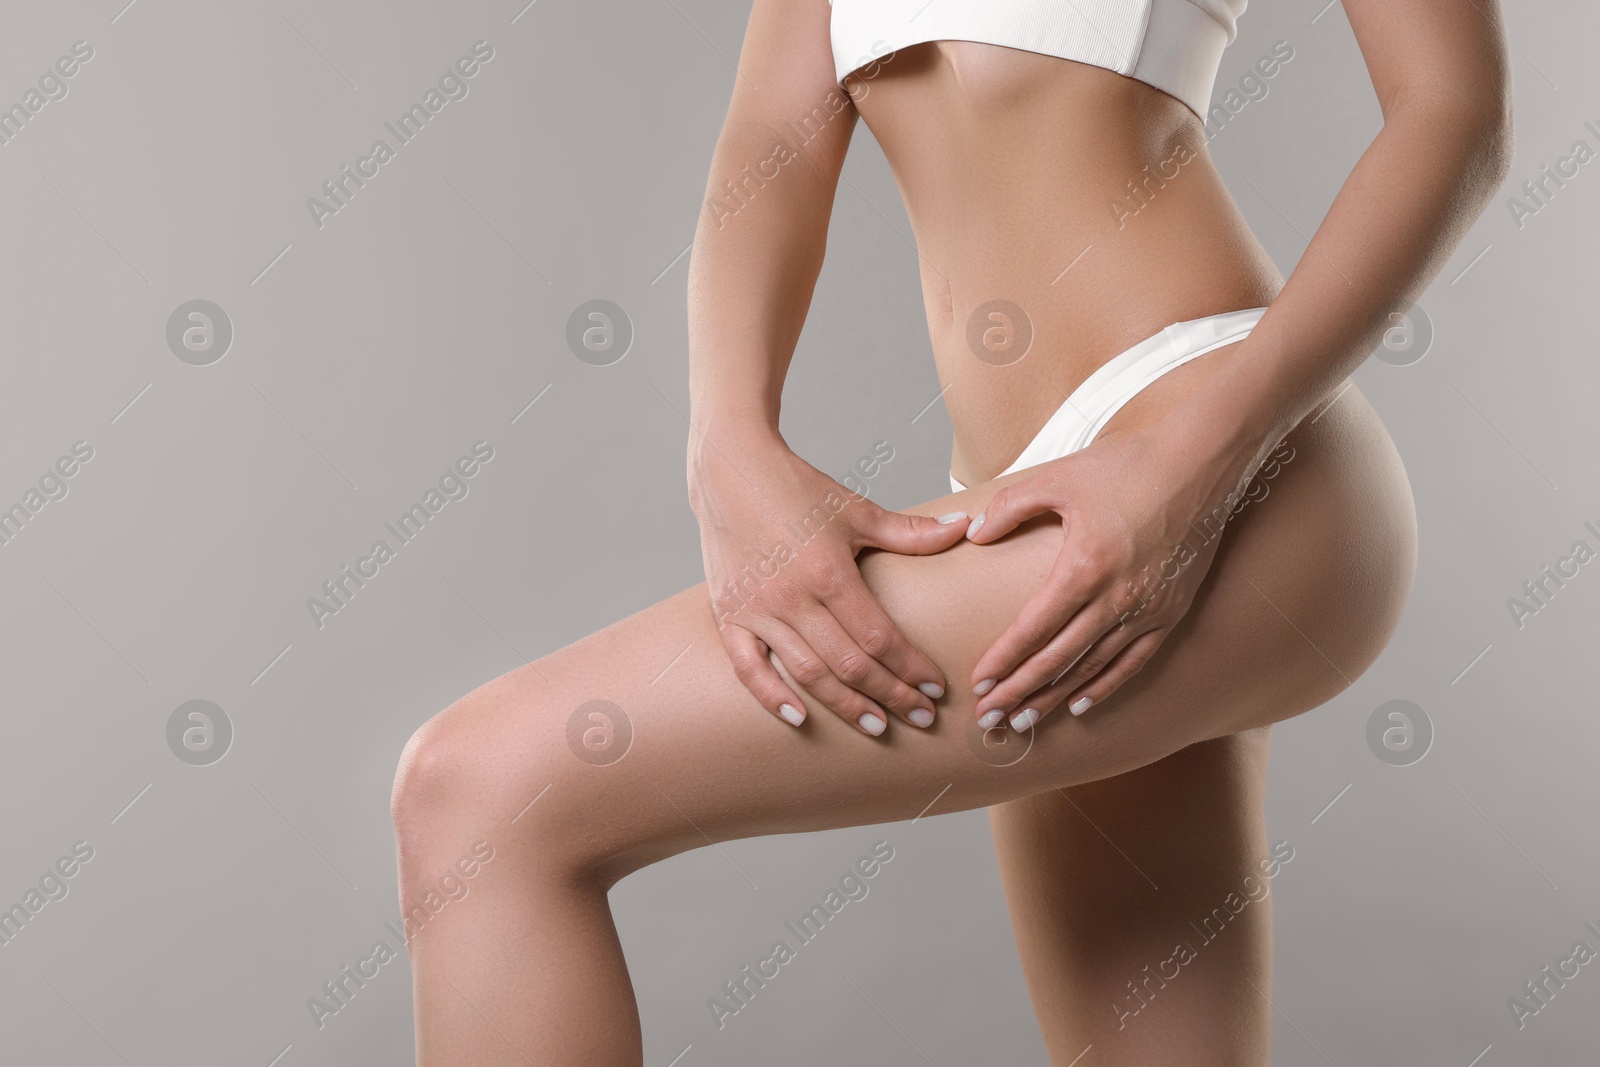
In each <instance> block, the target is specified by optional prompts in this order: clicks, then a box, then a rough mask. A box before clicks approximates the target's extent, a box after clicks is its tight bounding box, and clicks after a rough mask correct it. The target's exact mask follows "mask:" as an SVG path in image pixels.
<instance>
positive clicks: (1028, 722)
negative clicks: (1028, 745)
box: [1011, 708, 1039, 734]
mask: <svg viewBox="0 0 1600 1067" xmlns="http://www.w3.org/2000/svg"><path fill="white" fill-rule="evenodd" d="M1038 721H1039V709H1038V708H1023V709H1022V710H1021V711H1019V712H1017V713H1016V714H1015V715H1013V716H1011V728H1012V729H1013V730H1015V731H1017V733H1019V734H1020V733H1022V732H1023V731H1025V730H1029V729H1032V728H1033V724H1034V723H1036V722H1038Z"/></svg>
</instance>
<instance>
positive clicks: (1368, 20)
mask: <svg viewBox="0 0 1600 1067" xmlns="http://www.w3.org/2000/svg"><path fill="white" fill-rule="evenodd" d="M1343 2H1344V10H1345V14H1346V16H1348V17H1349V19H1350V26H1351V28H1352V29H1353V30H1354V31H1355V36H1356V43H1357V44H1358V45H1359V46H1360V48H1361V55H1362V58H1363V59H1365V60H1366V64H1367V73H1368V74H1369V75H1370V76H1371V78H1372V87H1373V89H1374V90H1376V92H1377V94H1378V104H1379V106H1380V107H1382V109H1383V113H1384V116H1385V117H1388V116H1389V115H1390V114H1391V113H1392V111H1393V110H1394V108H1395V107H1397V106H1399V105H1401V104H1403V103H1405V102H1407V101H1408V100H1411V99H1413V98H1416V97H1419V96H1432V97H1440V96H1444V97H1448V98H1450V99H1451V100H1452V101H1453V102H1455V103H1457V104H1458V105H1459V106H1461V107H1463V108H1478V109H1482V111H1483V112H1484V117H1486V118H1490V119H1492V120H1494V121H1497V122H1501V123H1504V124H1505V125H1506V126H1509V125H1510V122H1511V72H1510V69H1509V62H1508V60H1507V55H1506V35H1505V24H1504V20H1503V19H1502V17H1501V13H1500V5H1499V0H1343Z"/></svg>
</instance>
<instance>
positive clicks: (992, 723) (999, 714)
mask: <svg viewBox="0 0 1600 1067" xmlns="http://www.w3.org/2000/svg"><path fill="white" fill-rule="evenodd" d="M1005 717H1006V713H1005V712H1003V711H1001V710H1000V709H999V708H994V709H991V710H989V711H986V712H984V713H983V715H982V716H981V717H979V719H978V725H979V726H981V727H983V728H984V729H985V730H993V729H994V728H995V727H996V726H999V725H1000V720H1001V719H1003V718H1005Z"/></svg>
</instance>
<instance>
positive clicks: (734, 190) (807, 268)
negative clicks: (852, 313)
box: [689, 116, 846, 457]
mask: <svg viewBox="0 0 1600 1067" xmlns="http://www.w3.org/2000/svg"><path fill="white" fill-rule="evenodd" d="M836 121H840V122H843V121H846V120H845V118H844V117H842V116H841V118H840V119H838V120H836ZM785 158H787V161H786V162H783V161H781V160H783V159H785ZM730 183H732V184H731V185H730ZM833 193H834V189H833V186H832V183H831V182H828V181H826V180H825V179H824V178H823V177H821V176H819V174H818V173H817V172H816V171H814V170H813V168H812V167H811V166H810V165H809V161H807V160H806V159H804V158H803V157H802V156H797V155H795V154H794V153H792V152H788V150H787V149H784V148H783V147H782V145H781V142H780V141H779V139H778V137H777V136H775V135H774V134H772V133H770V132H769V131H768V130H767V129H766V128H765V127H762V126H757V127H753V128H749V129H746V130H743V131H732V132H724V135H723V138H722V140H721V141H720V142H719V143H718V146H717V152H716V155H715V157H714V159H713V161H712V167H711V178H710V181H709V182H708V185H707V200H706V207H705V209H704V210H703V211H702V212H701V215H700V223H699V227H698V229H697V230H696V233H695V240H694V250H693V253H692V254H691V258H690V265H689V393H690V409H691V414H690V418H691V420H692V421H693V423H694V426H695V429H696V430H697V431H698V434H696V435H691V443H690V454H691V457H693V456H694V455H695V454H696V449H697V444H696V441H695V440H694V438H695V437H697V436H698V435H699V434H704V435H710V436H711V437H712V438H713V439H718V438H719V437H720V435H722V434H736V435H743V434H745V433H747V432H748V433H754V434H757V435H761V436H776V434H777V430H778V409H779V404H780V400H781V395H782V392H783V382H784V377H785V375H786V374H787V372H788V368H789V361H790V359H791V358H792V356H793V354H794V348H795V345H796V343H797V342H798V341H799V338H800V331H801V328H802V327H803V326H804V324H805V318H806V312H807V310H808V309H809V307H810V304H811V295H812V291H813V290H814V288H815V286H816V281H817V276H818V274H819V273H820V272H821V269H822V261H823V255H824V252H825V249H826V245H827V231H828V220H829V217H830V215H831V213H832V205H833ZM701 444H703V442H701Z"/></svg>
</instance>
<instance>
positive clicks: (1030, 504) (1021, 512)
mask: <svg viewBox="0 0 1600 1067" xmlns="http://www.w3.org/2000/svg"><path fill="white" fill-rule="evenodd" d="M1055 509H1056V501H1055V500H1053V499H1051V498H1050V496H1049V495H1048V494H1047V493H1046V492H1045V491H1044V487H1043V486H1042V485H1041V484H1040V483H1039V480H1038V479H1037V478H1028V479H1025V480H1023V481H1020V482H1018V483H1016V484H1015V485H1008V486H1007V487H1006V488H1004V489H1002V490H1000V491H999V492H998V493H996V494H995V495H994V496H992V497H990V498H989V505H988V506H987V507H985V508H984V509H983V512H982V513H981V514H980V515H979V516H978V517H977V518H975V519H973V520H972V525H971V526H968V527H967V538H968V540H970V541H972V542H974V543H975V544H980V545H986V544H990V543H992V542H994V541H998V540H999V539H1000V538H1002V537H1004V536H1005V535H1006V534H1008V533H1010V532H1011V531H1012V530H1015V529H1016V528H1017V527H1018V526H1021V525H1022V524H1023V523H1024V522H1027V521H1028V520H1029V519H1031V518H1033V517H1034V516H1035V515H1043V514H1044V513H1045V512H1047V511H1054V510H1055Z"/></svg>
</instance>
